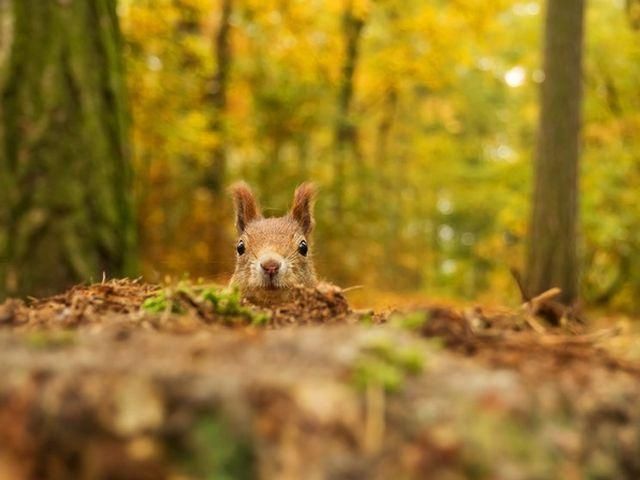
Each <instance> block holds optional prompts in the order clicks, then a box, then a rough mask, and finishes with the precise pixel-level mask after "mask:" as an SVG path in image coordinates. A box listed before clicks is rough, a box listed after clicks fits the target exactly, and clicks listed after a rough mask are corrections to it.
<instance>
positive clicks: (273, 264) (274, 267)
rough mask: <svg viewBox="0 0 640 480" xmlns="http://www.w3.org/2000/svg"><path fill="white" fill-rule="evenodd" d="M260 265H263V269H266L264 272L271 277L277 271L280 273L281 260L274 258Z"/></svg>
mask: <svg viewBox="0 0 640 480" xmlns="http://www.w3.org/2000/svg"><path fill="white" fill-rule="evenodd" d="M260 266H261V267H262V270H264V272H265V273H266V274H267V275H269V276H270V277H273V276H274V275H275V274H276V273H278V270H280V262H279V261H277V260H273V259H269V260H265V261H264V262H261V263H260Z"/></svg>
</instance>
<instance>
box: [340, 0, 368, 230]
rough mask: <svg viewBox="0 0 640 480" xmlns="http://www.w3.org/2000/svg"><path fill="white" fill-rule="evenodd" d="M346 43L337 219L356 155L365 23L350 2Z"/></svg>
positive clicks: (345, 23)
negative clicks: (356, 97)
mask: <svg viewBox="0 0 640 480" xmlns="http://www.w3.org/2000/svg"><path fill="white" fill-rule="evenodd" d="M342 27H343V32H344V40H345V57H344V63H343V64H342V76H341V80H340V91H339V93H338V115H337V118H336V125H335V149H336V163H335V179H334V186H335V192H336V215H337V217H338V218H340V216H341V215H342V209H343V203H344V187H345V169H346V163H347V161H348V159H349V157H350V156H351V155H353V154H354V153H356V152H357V144H356V142H357V136H356V128H355V126H354V122H353V118H352V114H351V104H352V103H353V92H354V77H355V71H356V67H357V65H358V59H359V51H360V39H361V37H362V29H363V28H364V20H363V19H362V18H360V17H358V16H357V15H355V13H354V11H353V5H352V2H351V1H349V2H347V5H346V6H345V10H344V14H343V17H342Z"/></svg>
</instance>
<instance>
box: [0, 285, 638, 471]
mask: <svg viewBox="0 0 640 480" xmlns="http://www.w3.org/2000/svg"><path fill="white" fill-rule="evenodd" d="M531 315H532V309H526V308H525V309H520V310H517V309H516V310H513V311H511V310H508V309H504V310H500V311H485V310H482V309H478V308H477V309H470V310H461V311H458V310H455V309H450V308H438V307H430V308H425V309H422V310H418V311H413V312H406V313H394V314H389V315H371V314H364V313H360V312H353V311H351V309H350V308H349V306H348V303H347V302H346V300H345V297H344V295H343V293H342V292H341V291H340V290H339V289H337V288H335V287H328V286H322V287H321V288H320V289H301V290H300V291H299V292H297V295H296V300H295V301H293V302H291V303H290V304H286V305H280V306H278V307H277V308H273V309H256V308H254V307H253V306H251V305H249V304H246V303H245V302H242V301H241V300H240V298H239V296H238V295H237V292H233V291H229V290H225V289H220V288H217V287H213V286H207V285H189V284H181V285H174V286H170V287H159V286H154V285H148V284H144V283H142V282H136V281H125V280H119V281H111V282H105V283H103V284H97V285H91V286H82V287H75V288H73V289H71V290H70V291H69V292H66V293H65V294H62V295H57V296H54V297H50V298H47V299H41V300H36V299H31V300H28V301H26V302H22V301H15V300H11V301H7V302H5V303H4V304H3V305H2V306H0V480H5V479H29V480H30V479H38V480H63V479H65V480H66V479H68V478H77V479H80V480H97V479H103V478H112V479H122V480H131V479H133V480H136V479H154V480H155V479H172V480H175V479H193V480H197V479H206V478H219V479H223V478H233V479H252V478H262V479H273V478H277V479H279V480H298V479H300V478H309V479H322V478H334V479H360V478H367V479H374V480H377V479H380V480H382V479H388V478H400V477H401V478H407V479H414V478H415V479H419V478H434V479H441V478H442V479H451V478H470V477H472V478H478V479H484V478H486V479H489V478H523V479H525V478H621V479H624V478H629V479H631V478H639V477H640V462H639V461H638V458H637V451H638V450H639V449H640V427H639V425H640V408H639V407H638V402H637V398H638V396H640V382H639V381H638V380H639V379H640V369H639V366H638V365H635V364H632V363H628V362H623V361H622V360H620V359H617V358H615V357H614V356H612V355H611V354H609V353H608V352H607V351H606V350H605V349H603V348H602V347H601V346H600V340H601V338H602V335H601V334H600V333H588V332H580V331H578V330H577V329H576V328H574V327H573V326H572V325H567V324H566V322H565V324H564V326H563V322H557V325H555V324H553V323H552V324H549V323H545V320H544V318H542V317H540V318H538V317H535V316H534V317H531ZM291 327H294V328H291Z"/></svg>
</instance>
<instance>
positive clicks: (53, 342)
mask: <svg viewBox="0 0 640 480" xmlns="http://www.w3.org/2000/svg"><path fill="white" fill-rule="evenodd" d="M25 343H26V344H27V345H28V346H29V347H31V348H33V349H37V350H45V349H55V348H65V347H69V346H72V345H74V344H75V343H76V335H75V332H73V331H71V330H57V331H50V332H48V331H40V332H33V333H30V334H28V335H27V336H26V337H25Z"/></svg>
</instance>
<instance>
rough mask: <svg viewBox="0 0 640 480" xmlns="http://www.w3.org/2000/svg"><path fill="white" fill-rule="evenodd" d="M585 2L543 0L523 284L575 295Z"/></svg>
mask: <svg viewBox="0 0 640 480" xmlns="http://www.w3.org/2000/svg"><path fill="white" fill-rule="evenodd" d="M583 24H584V0H548V2H547V12H546V22H545V40H544V43H545V44H544V73H545V79H544V81H543V83H542V89H541V96H540V103H541V110H540V120H539V132H538V146H537V154H536V158H535V169H534V170H535V172H534V192H533V214H532V220H531V231H530V238H529V241H530V244H529V252H528V262H527V288H528V291H529V292H528V293H529V294H530V295H536V294H538V293H541V292H542V291H544V290H547V289H549V288H551V287H560V288H561V289H562V297H561V299H562V301H563V302H565V303H571V302H573V301H574V300H575V299H576V297H577V294H578V291H577V285H578V265H577V263H578V262H577V253H576V250H577V248H576V245H577V219H578V159H579V136H580V135H579V134H580V123H581V101H582V52H583V48H582V42H583Z"/></svg>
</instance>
